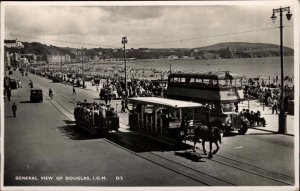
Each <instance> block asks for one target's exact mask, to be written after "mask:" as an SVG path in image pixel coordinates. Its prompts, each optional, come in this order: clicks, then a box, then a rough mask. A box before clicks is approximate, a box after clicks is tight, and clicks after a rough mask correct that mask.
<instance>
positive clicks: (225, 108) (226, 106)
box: [222, 103, 235, 112]
mask: <svg viewBox="0 0 300 191" xmlns="http://www.w3.org/2000/svg"><path fill="white" fill-rule="evenodd" d="M222 109H223V112H234V110H235V106H234V103H223V104H222Z"/></svg>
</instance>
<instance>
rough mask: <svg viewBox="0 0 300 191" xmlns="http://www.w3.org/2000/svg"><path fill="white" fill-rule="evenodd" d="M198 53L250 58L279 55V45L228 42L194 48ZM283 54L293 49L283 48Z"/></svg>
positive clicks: (292, 51) (287, 53) (221, 56)
mask: <svg viewBox="0 0 300 191" xmlns="http://www.w3.org/2000/svg"><path fill="white" fill-rule="evenodd" d="M196 50H198V54H196V56H200V57H201V55H209V56H210V57H215V58H218V57H220V58H226V57H229V58H245V57H246V58H252V57H272V56H280V46H279V45H275V44H266V43H247V42H228V43H218V44H214V45H211V46H206V47H199V48H196ZM283 52H284V55H285V56H293V55H294V50H293V49H291V48H288V47H284V49H283Z"/></svg>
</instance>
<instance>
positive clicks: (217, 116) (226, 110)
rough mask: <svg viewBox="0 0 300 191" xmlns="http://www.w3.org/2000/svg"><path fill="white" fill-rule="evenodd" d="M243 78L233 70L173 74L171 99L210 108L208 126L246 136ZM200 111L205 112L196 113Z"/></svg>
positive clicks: (170, 87)
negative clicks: (240, 110) (240, 105)
mask: <svg viewBox="0 0 300 191" xmlns="http://www.w3.org/2000/svg"><path fill="white" fill-rule="evenodd" d="M241 82H242V76H240V75H238V74H233V73H231V72H229V71H218V72H203V73H172V74H170V75H169V77H168V89H167V98H171V99H179V100H185V101H193V102H198V103H202V104H203V105H207V106H208V107H207V108H208V110H207V111H206V112H207V113H208V118H207V120H208V121H207V123H212V124H215V125H216V126H217V127H219V128H221V129H222V130H224V132H225V133H226V132H229V131H233V130H237V131H238V132H239V133H240V134H245V133H246V132H247V130H248V126H249V122H248V120H247V119H246V118H245V117H244V116H243V115H242V114H240V113H238V103H239V102H240V101H242V100H244V94H243V90H242V84H241ZM198 112H200V113H203V112H205V111H199V110H196V113H195V116H197V115H198Z"/></svg>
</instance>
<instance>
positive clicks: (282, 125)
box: [271, 7, 292, 133]
mask: <svg viewBox="0 0 300 191" xmlns="http://www.w3.org/2000/svg"><path fill="white" fill-rule="evenodd" d="M284 11H287V12H288V13H287V14H286V18H287V19H288V20H290V19H291V17H292V14H291V13H290V7H280V8H279V9H273V14H272V16H271V19H272V21H273V22H275V20H276V16H275V13H279V16H280V26H279V28H280V64H281V85H280V86H281V91H280V108H279V109H280V112H279V128H278V133H286V132H287V130H286V114H285V111H284V110H285V109H284V81H283V80H284V76H283V24H282V12H284Z"/></svg>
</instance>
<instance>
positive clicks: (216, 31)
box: [4, 3, 294, 48]
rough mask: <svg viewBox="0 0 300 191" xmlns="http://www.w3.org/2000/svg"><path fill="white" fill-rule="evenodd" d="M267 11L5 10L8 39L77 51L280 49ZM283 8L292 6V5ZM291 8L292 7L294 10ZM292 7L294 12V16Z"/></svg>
mask: <svg viewBox="0 0 300 191" xmlns="http://www.w3.org/2000/svg"><path fill="white" fill-rule="evenodd" d="M280 6H282V4H272V5H268V4H266V5H263V4H260V5H259V6H258V5H255V4H250V5H228V4H227V5H217V4H214V5H205V4H198V5H190V4H184V5H151V6H149V5H139V6H122V5H118V4H114V5H113V6H109V5H106V6H104V5H85V6H82V5H76V6H74V5H61V4H60V5H46V6H45V5H43V6H41V5H35V4H26V6H24V4H22V5H18V4H12V5H10V4H7V5H5V6H4V38H5V39H18V40H21V41H26V42H33V41H35V42H41V43H43V44H47V45H54V46H60V47H74V48H80V47H82V46H83V47H84V48H93V47H103V48H121V47H122V46H123V45H122V44H121V39H122V37H123V36H126V37H127V39H128V43H127V44H126V48H196V47H203V46H208V45H212V44H216V43H222V42H258V43H271V44H280V38H279V37H280V33H279V28H276V27H279V14H277V20H276V22H275V23H273V22H272V20H271V19H270V17H271V16H272V10H273V8H279V7H280ZM284 6H290V5H289V4H288V3H287V4H286V5H284ZM291 6H292V5H291ZM293 11H294V10H293V7H291V12H292V13H293ZM285 14H286V12H285V13H284V19H283V23H284V26H286V27H285V28H284V46H288V47H291V48H293V47H294V44H293V42H294V38H293V36H294V34H293V30H294V19H293V17H292V19H291V20H290V21H288V20H287V19H286V17H285Z"/></svg>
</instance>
